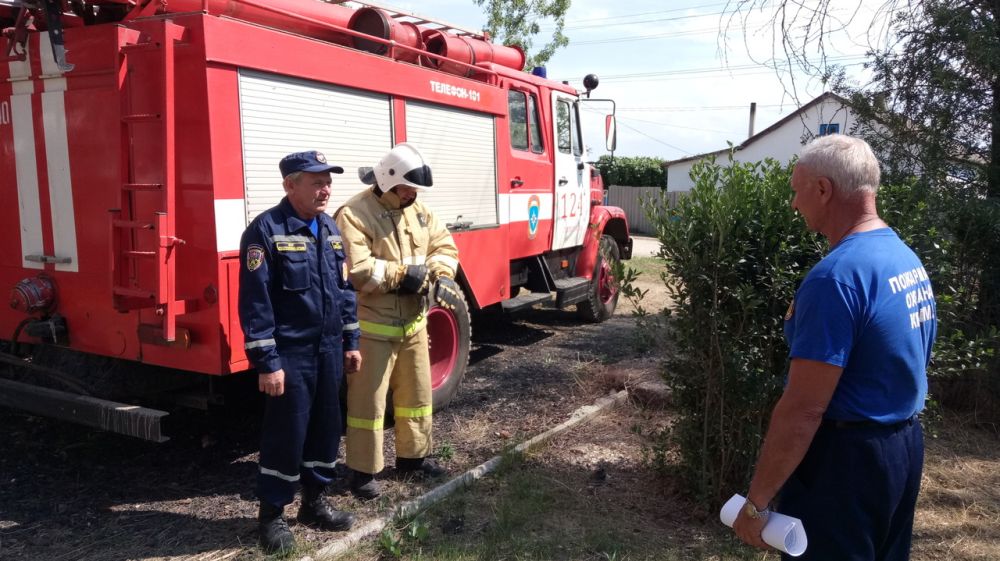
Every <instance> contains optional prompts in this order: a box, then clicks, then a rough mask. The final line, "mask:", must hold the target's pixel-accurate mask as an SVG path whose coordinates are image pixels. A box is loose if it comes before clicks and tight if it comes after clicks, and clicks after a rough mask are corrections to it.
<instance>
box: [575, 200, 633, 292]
mask: <svg viewBox="0 0 1000 561" xmlns="http://www.w3.org/2000/svg"><path fill="white" fill-rule="evenodd" d="M612 225H613V227H611V226H612ZM605 230H609V233H610V234H611V235H612V236H614V238H615V241H617V242H618V245H619V247H629V248H631V245H632V244H631V240H630V236H629V232H628V218H627V217H626V216H625V211H624V210H622V209H620V208H618V207H616V206H603V205H595V206H593V207H591V208H590V224H588V225H587V235H586V237H584V239H583V248H582V249H581V250H580V257H579V259H577V260H576V276H578V277H584V278H588V279H589V278H591V277H592V276H594V263H596V262H597V248H598V247H600V245H601V236H603V235H604V233H605ZM623 253H625V252H623ZM628 253H629V255H623V258H628V257H629V256H630V254H631V251H629V252H628Z"/></svg>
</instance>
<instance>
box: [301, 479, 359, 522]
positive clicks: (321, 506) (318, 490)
mask: <svg viewBox="0 0 1000 561" xmlns="http://www.w3.org/2000/svg"><path fill="white" fill-rule="evenodd" d="M323 495H324V492H323V488H322V487H312V486H306V487H303V488H302V506H301V507H300V508H299V515H298V517H297V518H298V521H299V522H300V523H302V524H305V525H306V526H316V527H318V528H320V529H322V530H326V531H328V532H343V531H346V530H350V529H351V526H353V525H354V515H353V514H351V513H349V512H343V511H340V510H337V509H335V508H333V507H332V506H330V503H328V502H326V499H325V498H323Z"/></svg>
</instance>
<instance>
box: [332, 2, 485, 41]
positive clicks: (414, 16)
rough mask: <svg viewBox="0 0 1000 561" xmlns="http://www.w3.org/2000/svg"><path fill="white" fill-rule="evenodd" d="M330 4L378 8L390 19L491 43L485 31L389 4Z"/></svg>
mask: <svg viewBox="0 0 1000 561" xmlns="http://www.w3.org/2000/svg"><path fill="white" fill-rule="evenodd" d="M323 1H324V2H327V3H328V4H350V5H358V6H365V7H368V8H378V9H379V10H382V11H383V12H385V13H386V15H388V16H389V17H391V18H393V19H398V20H401V21H408V22H410V23H414V24H416V25H423V26H426V27H430V28H431V29H436V30H439V31H445V32H448V33H451V34H453V35H460V36H465V37H473V38H476V39H482V40H484V41H489V36H488V34H487V33H485V32H484V31H481V30H480V31H476V30H473V29H468V28H465V27H460V26H458V25H453V24H451V23H448V22H446V21H444V20H441V19H439V18H432V17H428V16H425V15H422V14H418V13H416V12H408V11H405V10H401V9H399V8H395V7H393V6H390V5H388V4H383V3H382V2H372V1H370V0H323Z"/></svg>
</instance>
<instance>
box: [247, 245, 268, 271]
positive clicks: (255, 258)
mask: <svg viewBox="0 0 1000 561" xmlns="http://www.w3.org/2000/svg"><path fill="white" fill-rule="evenodd" d="M263 263H264V248H263V247H261V246H259V245H251V246H250V247H248V248H247V270H248V271H250V272H251V273H252V272H254V271H256V270H257V269H260V266H261V265H262V264H263Z"/></svg>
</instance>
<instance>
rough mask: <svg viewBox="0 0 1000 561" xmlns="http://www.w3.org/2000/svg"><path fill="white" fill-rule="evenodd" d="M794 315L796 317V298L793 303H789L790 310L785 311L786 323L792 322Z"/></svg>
mask: <svg viewBox="0 0 1000 561" xmlns="http://www.w3.org/2000/svg"><path fill="white" fill-rule="evenodd" d="M793 315H795V299H794V298H792V301H791V302H789V303H788V310H787V311H785V321H789V320H791V319H792V316H793Z"/></svg>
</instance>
